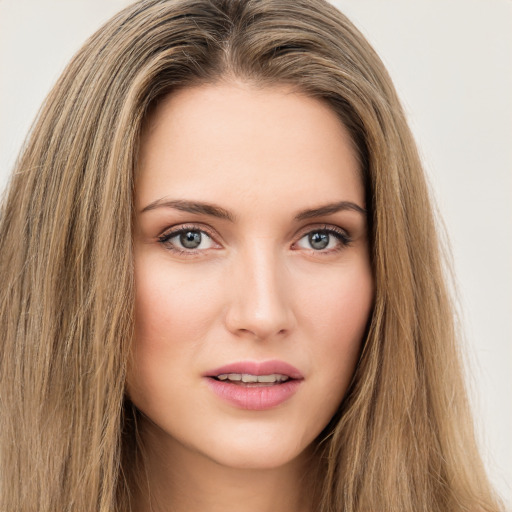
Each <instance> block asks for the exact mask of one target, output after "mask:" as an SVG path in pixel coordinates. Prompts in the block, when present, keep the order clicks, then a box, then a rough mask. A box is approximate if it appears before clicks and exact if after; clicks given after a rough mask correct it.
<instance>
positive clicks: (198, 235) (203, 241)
mask: <svg viewBox="0 0 512 512" xmlns="http://www.w3.org/2000/svg"><path fill="white" fill-rule="evenodd" d="M158 241H159V242H160V243H161V244H163V245H164V246H165V247H166V248H167V249H170V250H174V251H177V252H193V251H202V250H206V249H211V248H213V247H215V245H216V244H215V243H214V241H213V239H212V238H211V237H210V236H209V235H208V233H206V232H205V231H203V230H201V229H197V228H192V227H191V228H189V227H182V228H179V229H175V230H172V231H169V232H167V233H164V234H163V235H162V236H160V237H159V238H158Z"/></svg>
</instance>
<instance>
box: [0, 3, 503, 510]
mask: <svg viewBox="0 0 512 512" xmlns="http://www.w3.org/2000/svg"><path fill="white" fill-rule="evenodd" d="M129 3H130V2H128V1H126V0H0V190H2V189H4V188H5V184H6V182H7V178H8V174H9V172H10V170H11V168H12V166H13V163H14V160H15V157H16V154H17V152H18V150H19V148H20V146H21V144H22V142H23V139H24V136H25V134H26V132H27V130H28V129H29V126H30V124H31V121H32V120H33V118H34V116H35V114H36V112H37V110H38V107H39V105H40V104H41V102H42V100H43V99H44V97H45V95H46V94H47V92H48V91H49V89H50V87H51V86H52V84H53V83H54V82H55V80H56V78H57V77H58V75H59V74H60V72H61V71H62V70H63V68H64V66H65V64H66V62H67V61H68V60H69V59H70V57H71V56H72V55H73V54H74V52H75V51H76V50H77V49H78V48H79V47H80V45H81V44H82V43H83V42H84V41H85V39H86V38H87V37H88V36H89V35H90V34H91V33H92V32H93V31H94V30H95V29H96V28H98V27H99V26H100V25H101V24H102V23H103V22H104V21H106V20H107V19H108V18H109V17H110V16H111V15H112V14H114V13H115V12H116V11H117V10H119V9H121V8H122V7H124V6H126V5H128V4H129ZM334 3H335V4H336V5H337V6H338V7H339V8H340V9H341V10H342V11H343V12H345V14H347V15H348V16H349V17H350V18H351V19H352V21H353V22H354V23H355V24H356V25H357V26H358V27H359V29H360V30H361V31H362V32H363V33H364V34H365V35H366V37H367V38H368V39H369V40H370V42H371V43H372V44H373V45H374V47H375V48H376V50H377V52H378V53H379V54H380V56H381V57H382V59H383V60H384V63H385V64H386V66H387V67H388V70H389V72H390V74H391V76H392V78H393V80H394V82H395V85H396V87H397V89H398V92H399V95H400V97H401V98H402V101H403V104H404V106H405V109H406V112H407V115H408V117H409V120H410V123H411V126H412V129H413V131H414V133H415V135H416V138H417V141H418V145H419V148H420V151H421V154H422V157H423V160H424V162H425V168H426V170H427V172H428V175H429V180H430V182H431V186H432V189H433V191H434V193H435V196H436V198H437V203H438V206H439V209H440V211H441V214H442V216H443V218H444V221H445V225H446V228H447V231H448V234H449V237H450V239H451V245H452V252H453V258H454V262H455V271H456V274H457V281H458V287H459V294H460V305H461V309H462V314H463V316H462V318H463V324H464V329H465V333H466V351H467V354H468V359H469V364H470V368H471V371H470V373H471V379H470V380H471V382H470V385H471V396H472V401H473V404H474V409H475V416H476V421H477V427H478V432H479V438H480V442H481V445H482V449H483V453H484V457H485V461H486V464H487V467H488V469H489V474H490V476H491V479H492V481H493V482H494V484H495V485H496V487H497V489H498V490H499V492H500V493H501V494H502V496H503V497H504V498H505V500H506V503H507V504H508V506H509V507H511V506H512V488H511V487H512V441H511V437H512V400H511V399H512V343H511V340H512V320H511V318H512V236H511V235H512V1H511V0H338V1H335V2H334ZM0 243H1V241H0Z"/></svg>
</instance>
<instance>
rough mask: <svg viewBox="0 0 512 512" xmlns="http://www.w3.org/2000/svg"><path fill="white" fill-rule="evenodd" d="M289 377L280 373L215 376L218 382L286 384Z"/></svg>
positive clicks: (224, 374)
mask: <svg viewBox="0 0 512 512" xmlns="http://www.w3.org/2000/svg"><path fill="white" fill-rule="evenodd" d="M289 378H290V377H288V375H281V374H280V373H272V374H270V375H251V374H250V373H223V374H221V375H217V379H219V380H229V381H233V382H240V381H242V382H248V383H254V382H265V383H269V382H270V383H272V382H286V381H287V380H288V379H289Z"/></svg>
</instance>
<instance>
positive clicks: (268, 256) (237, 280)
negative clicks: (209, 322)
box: [227, 240, 293, 339]
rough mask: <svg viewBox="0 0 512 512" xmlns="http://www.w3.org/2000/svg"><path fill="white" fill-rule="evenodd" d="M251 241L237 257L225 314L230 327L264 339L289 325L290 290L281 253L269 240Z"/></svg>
mask: <svg viewBox="0 0 512 512" xmlns="http://www.w3.org/2000/svg"><path fill="white" fill-rule="evenodd" d="M254 242H255V243H253V244H251V245H250V246H249V247H246V248H244V249H243V250H241V251H240V254H239V255H238V257H237V262H236V264H235V269H234V271H233V276H232V277H233V281H234V283H233V294H232V298H231V304H230V305H229V311H228V315H227V318H228V327H229V329H230V330H232V331H237V332H238V333H241V332H245V333H247V332H250V333H252V334H253V335H254V336H256V337H258V338H260V339H264V338H268V337H270V336H273V335H276V334H282V333H285V332H287V331H289V330H290V329H291V327H292V324H293V311H292V305H291V293H290V292H291V290H290V289H289V286H288V284H287V277H286V272H285V268H284V261H283V259H282V257H281V255H280V254H279V253H278V252H277V251H276V250H275V249H274V247H273V246H272V244H271V243H269V241H268V240H260V241H257V240H255V241H254Z"/></svg>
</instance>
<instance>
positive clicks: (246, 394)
mask: <svg viewBox="0 0 512 512" xmlns="http://www.w3.org/2000/svg"><path fill="white" fill-rule="evenodd" d="M206 380H207V382H208V386H209V387H210V389H211V390H212V391H213V392H214V393H215V394H216V395H217V396H218V397H220V398H222V399H223V400H225V401H226V402H229V403H230V404H231V405H234V406H235V407H238V408H240V409H247V410H251V411H264V410H266V409H272V408H274V407H277V406H278V405H281V404H282V403H283V402H286V400H288V399H289V398H291V397H292V396H293V395H294V394H295V393H296V392H297V390H298V388H299V386H300V383H301V382H302V380H298V379H293V380H289V381H287V382H283V383H281V384H274V385H273V386H243V385H238V384H231V383H229V382H226V381H219V380H215V379H212V378H207V379H206Z"/></svg>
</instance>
